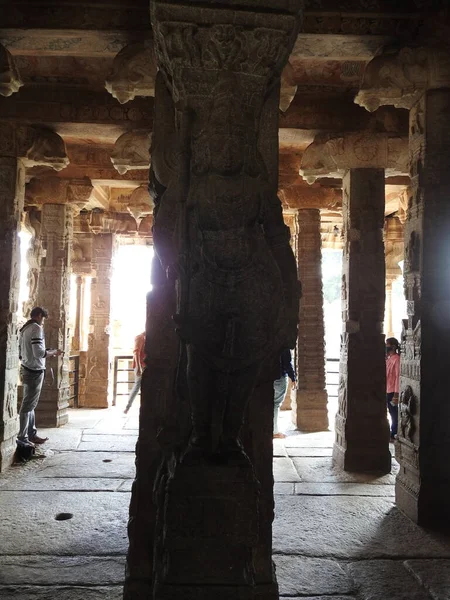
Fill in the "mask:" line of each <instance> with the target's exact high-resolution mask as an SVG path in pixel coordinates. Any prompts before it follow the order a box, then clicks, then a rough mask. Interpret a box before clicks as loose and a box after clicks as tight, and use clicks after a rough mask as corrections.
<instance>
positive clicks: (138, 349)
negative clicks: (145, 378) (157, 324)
mask: <svg viewBox="0 0 450 600" xmlns="http://www.w3.org/2000/svg"><path fill="white" fill-rule="evenodd" d="M133 369H134V385H133V389H132V390H131V392H130V396H129V398H128V403H127V405H126V408H125V410H124V411H123V412H124V414H125V415H126V414H127V412H128V411H129V410H130V408H131V406H132V404H133V402H134V399H135V398H136V396H137V395H138V394H139V392H140V390H141V382H142V373H143V371H144V369H145V331H144V332H143V333H140V334H139V335H137V336H136V337H135V339H134V350H133Z"/></svg>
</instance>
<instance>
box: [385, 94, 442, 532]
mask: <svg viewBox="0 0 450 600" xmlns="http://www.w3.org/2000/svg"><path fill="white" fill-rule="evenodd" d="M449 119H450V92H449V91H448V90H433V91H430V92H427V93H426V94H424V95H423V97H422V98H421V99H420V100H419V101H418V102H417V103H416V104H415V106H413V108H412V109H411V112H410V136H409V140H410V167H411V183H412V186H411V188H412V194H411V197H410V199H409V207H408V221H407V223H406V226H405V246H406V251H405V288H406V296H407V310H408V328H407V331H406V341H405V344H404V347H403V352H402V354H401V372H400V403H399V429H398V442H397V444H396V453H395V454H396V458H397V460H398V461H399V463H400V471H399V474H398V476H397V480H396V501H397V506H398V507H399V508H400V509H401V510H402V511H403V512H405V513H406V514H407V515H408V516H409V517H410V518H411V519H413V520H414V521H415V522H417V523H419V524H420V525H422V526H425V527H436V528H439V530H440V531H442V530H444V529H446V530H450V410H449V403H448V401H447V397H448V390H449V389H450V369H449V364H450V317H449V311H448V300H449V293H450V284H449V282H450V265H449V261H448V256H449V253H450V238H449V235H448V231H449V227H450V205H449V203H448V198H449V193H450V172H449V169H448V157H449V153H450V135H449V129H448V122H449Z"/></svg>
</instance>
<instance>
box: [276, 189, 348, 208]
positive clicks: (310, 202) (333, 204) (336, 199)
mask: <svg viewBox="0 0 450 600" xmlns="http://www.w3.org/2000/svg"><path fill="white" fill-rule="evenodd" d="M278 195H279V198H280V200H281V203H282V204H283V208H288V209H289V208H291V209H297V208H299V209H302V208H319V209H331V208H338V207H339V208H340V207H342V192H341V190H337V189H331V188H324V187H309V186H308V187H306V186H300V185H299V186H292V187H287V188H283V189H280V190H279V192H278Z"/></svg>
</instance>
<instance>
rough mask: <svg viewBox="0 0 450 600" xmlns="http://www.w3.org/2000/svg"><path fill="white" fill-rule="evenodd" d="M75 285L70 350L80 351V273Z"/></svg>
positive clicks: (81, 287)
mask: <svg viewBox="0 0 450 600" xmlns="http://www.w3.org/2000/svg"><path fill="white" fill-rule="evenodd" d="M75 285H76V286H77V293H76V307H75V325H74V329H73V336H72V340H71V344H70V345H71V351H72V352H77V353H78V352H79V351H80V337H81V315H82V313H83V306H82V304H83V298H84V278H83V276H82V275H77V278H76V280H75Z"/></svg>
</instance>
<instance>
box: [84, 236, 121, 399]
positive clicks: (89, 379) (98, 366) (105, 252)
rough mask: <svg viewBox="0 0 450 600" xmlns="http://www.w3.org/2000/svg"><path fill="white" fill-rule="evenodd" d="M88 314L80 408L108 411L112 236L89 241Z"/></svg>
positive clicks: (96, 237) (97, 237)
mask: <svg viewBox="0 0 450 600" xmlns="http://www.w3.org/2000/svg"><path fill="white" fill-rule="evenodd" d="M92 245H93V249H92V268H93V271H94V273H95V275H94V277H93V278H92V281H91V313H90V318H89V324H90V333H89V337H88V354H87V368H86V371H87V372H86V392H85V397H84V404H83V406H84V407H86V408H108V391H109V375H110V372H111V365H110V354H111V348H110V324H111V263H112V257H113V249H114V236H113V234H112V233H98V234H95V235H93V238H92Z"/></svg>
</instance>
